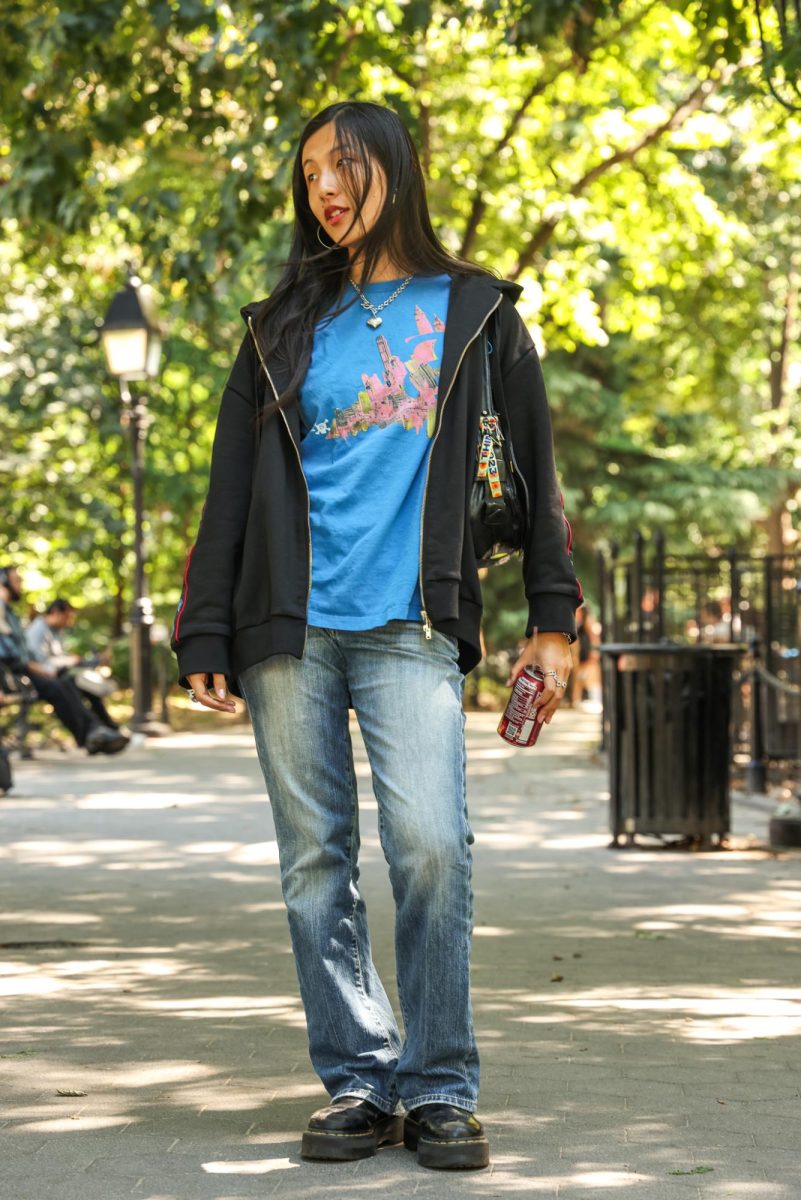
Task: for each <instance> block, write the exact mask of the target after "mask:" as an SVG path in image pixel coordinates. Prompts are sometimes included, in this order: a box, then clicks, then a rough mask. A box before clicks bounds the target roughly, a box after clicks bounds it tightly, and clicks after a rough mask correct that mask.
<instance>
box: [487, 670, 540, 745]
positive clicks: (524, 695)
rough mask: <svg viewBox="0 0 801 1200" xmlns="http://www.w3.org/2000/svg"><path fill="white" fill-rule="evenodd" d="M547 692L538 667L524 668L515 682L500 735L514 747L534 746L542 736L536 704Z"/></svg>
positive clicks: (500, 727)
mask: <svg viewBox="0 0 801 1200" xmlns="http://www.w3.org/2000/svg"><path fill="white" fill-rule="evenodd" d="M544 690H545V677H544V675H543V673H542V671H540V670H538V669H537V668H536V667H524V668H523V670H522V671H521V672H520V674H519V675H518V677H517V679H516V680H515V686H514V687H513V688H512V694H511V696H510V697H509V703H508V704H507V705H506V711H505V712H504V714H503V716H502V717H501V722H500V725H499V726H498V733H499V734H500V735H501V737H502V738H503V739H504V741H506V742H509V743H510V744H511V745H512V746H533V745H534V743H535V742H536V740H537V738H538V737H539V736H540V730H541V729H542V722H540V721H538V720H537V709H536V708H534V702H535V700H536V699H537V697H538V696H539V695H541V694H542V692H543V691H544Z"/></svg>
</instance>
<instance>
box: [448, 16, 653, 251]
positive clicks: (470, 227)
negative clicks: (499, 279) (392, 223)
mask: <svg viewBox="0 0 801 1200" xmlns="http://www.w3.org/2000/svg"><path fill="white" fill-rule="evenodd" d="M657 3H658V0H651V2H650V4H647V5H646V6H645V8H643V9H642V10H641V11H640V12H637V13H635V14H634V15H633V16H631V17H629V19H628V20H627V21H623V22H622V23H621V24H620V25H618V26H617V28H616V29H615V30H614V31H613V32H612V33H610V34H608V35H607V36H606V37H605V38H600V39H599V40H598V41H597V42H596V43H595V45H594V46H593V48H592V53H596V52H597V51H599V50H602V49H603V48H604V47H605V46H608V45H609V43H610V42H614V41H617V40H618V39H619V38H620V36H621V35H622V34H625V33H628V32H629V30H630V29H633V28H634V26H635V25H639V24H640V23H641V22H642V21H643V19H644V18H645V17H646V16H647V15H648V13H649V12H650V11H651V9H652V8H655V7H656V4H657ZM590 57H591V55H590ZM589 61H590V59H589V58H588V59H587V62H586V63H585V66H584V70H586V69H587V64H588V63H589ZM574 68H575V58H574V57H573V55H572V54H571V55H570V56H569V57H568V58H564V59H562V60H561V62H557V63H556V64H555V65H554V66H553V68H552V69H551V70H550V71H549V72H547V73H546V74H545V75H542V76H541V77H540V78H539V79H538V80H536V82H535V83H533V84H532V85H531V87H530V88H529V90H528V91H527V92H526V94H525V96H524V97H523V99H522V100H521V101H520V104H519V105H518V106H517V108H516V109H515V111H514V112H513V113H512V115H511V117H510V118H509V122H508V124H507V126H506V129H505V130H504V131H503V133H502V134H501V136H500V137H499V138H498V140H497V141H496V142H495V143H494V145H493V146H491V147H490V149H489V150H488V151H487V153H486V155H485V156H484V159H483V162H484V167H485V170H486V167H487V166H489V165H491V164H492V163H494V162H495V161H496V159H497V158H498V155H499V154H500V153H501V151H502V150H504V149H505V148H506V146H508V145H509V142H510V141H511V140H512V138H513V137H514V135H515V133H516V132H517V129H518V126H519V125H520V122H521V121H522V120H523V117H524V116H525V115H526V112H527V111H528V108H529V106H530V105H531V103H532V101H534V100H535V99H536V98H537V96H541V95H542V93H543V92H544V91H546V90H547V89H548V88H549V87H550V86H551V84H552V83H555V82H556V80H557V79H558V78H559V76H560V75H563V74H564V73H565V71H569V70H571V69H574ZM484 173H485V172H484V171H482V175H481V176H480V177H479V180H478V184H477V187H476V194H475V197H474V199H473V204H472V207H471V209H470V215H469V216H468V218H467V224H466V225H465V231H464V235H463V237H462V245H461V247H460V250H459V253H460V255H461V257H462V258H467V256H468V254H469V253H470V251H471V250H472V248H473V242H474V241H475V238H476V231H477V229H478V226H479V225H480V224H481V221H482V218H483V216H484V213H485V212H486V210H487V204H486V201H485V200H484V190H485V189H484V188H483V187H482V185H481V178H482V177H483V175H484Z"/></svg>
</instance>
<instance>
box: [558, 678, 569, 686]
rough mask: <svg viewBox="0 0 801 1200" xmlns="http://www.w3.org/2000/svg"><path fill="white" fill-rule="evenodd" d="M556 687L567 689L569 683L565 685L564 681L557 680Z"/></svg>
mask: <svg viewBox="0 0 801 1200" xmlns="http://www.w3.org/2000/svg"><path fill="white" fill-rule="evenodd" d="M556 686H557V687H565V688H566V687H567V682H565V683H562V680H561V679H557V680H556Z"/></svg>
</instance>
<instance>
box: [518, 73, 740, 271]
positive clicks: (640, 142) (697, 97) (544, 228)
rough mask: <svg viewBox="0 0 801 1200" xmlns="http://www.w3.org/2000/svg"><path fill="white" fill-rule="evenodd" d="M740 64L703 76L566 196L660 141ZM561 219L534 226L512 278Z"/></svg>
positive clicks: (711, 93) (725, 81) (578, 190)
mask: <svg viewBox="0 0 801 1200" xmlns="http://www.w3.org/2000/svg"><path fill="white" fill-rule="evenodd" d="M743 65H744V61H743V60H741V61H740V62H739V63H727V64H726V66H725V67H723V68H722V69H721V71H720V73H719V75H718V78H717V79H711V78H707V79H702V80H701V82H700V83H699V84H697V85H696V87H694V88H693V90H692V91H691V92H690V94H689V95H688V96H687V97H685V99H684V100H682V101H681V102H680V103H679V104H677V105H676V107H675V108H674V109H673V112H672V113H671V114H670V116H669V117H668V118H667V119H666V120H665V121H662V122H660V124H659V125H655V126H654V127H653V129H649V130H648V131H647V132H646V133H644V134H642V136H641V137H639V138H637V139H636V140H635V141H633V142H632V143H631V144H630V145H628V146H624V147H622V149H620V150H616V151H615V152H614V154H610V155H609V157H608V158H604V159H602V161H601V162H599V163H596V165H595V166H594V167H592V168H591V170H589V171H587V172H586V173H585V174H584V175H582V176H581V178H580V179H577V180H576V182H575V183H574V184H573V185H572V186H571V187H569V188H568V189H567V192H566V195H568V196H580V195H581V193H582V192H583V191H586V189H587V188H588V187H589V186H590V184H592V183H595V181H596V179H599V178H600V177H601V176H602V175H605V174H606V172H607V171H610V170H611V169H612V167H616V166H618V165H619V164H620V163H624V162H631V161H632V159H634V158H636V156H637V155H638V154H639V153H640V152H641V151H642V150H644V149H645V148H646V146H651V145H653V143H654V142H657V141H659V139H660V138H661V137H663V136H664V134H666V133H669V132H671V131H672V130H674V129H678V128H679V127H680V126H681V125H683V124H684V122H685V121H687V120H688V119H689V118H690V117H691V116H692V115H693V113H695V112H697V111H698V110H699V109H700V108H703V106H704V104H705V103H706V101H707V100H708V98H709V97H710V96H712V95H714V93H715V92H717V91H719V89H720V88H722V87H724V86H725V85H726V84H727V83H728V82H729V80H730V79H731V78H732V77H733V76H734V74H735V73H736V72H737V71H738V70H739V69H740V67H742V66H743ZM561 219H562V218H561V215H559V216H556V217H549V218H548V219H547V220H545V221H542V222H541V223H540V225H539V226H538V227H537V228H536V229H535V231H534V233H533V234H532V235H531V238H530V239H529V241H528V244H527V245H526V247H525V249H524V250H522V251H521V254H520V257H519V258H518V260H517V265H516V267H515V269H514V272H513V274H512V279H518V278H519V277H520V276H521V275H522V274H523V272H524V271H526V270H528V268H529V267H530V266H531V264H532V262H533V261H534V259H535V257H536V255H537V254H538V252H539V251H540V250H541V249H542V247H543V246H544V245H545V243H546V242H547V241H548V239H549V238H550V237H551V234H552V233H553V231H554V230H555V229H556V227H557V225H558V224H559V222H560V220H561Z"/></svg>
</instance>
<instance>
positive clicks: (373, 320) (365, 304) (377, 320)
mask: <svg viewBox="0 0 801 1200" xmlns="http://www.w3.org/2000/svg"><path fill="white" fill-rule="evenodd" d="M413 279H414V275H408V276H407V277H406V279H404V281H403V283H402V284H401V285H400V287H398V288H395V291H394V292H393V293H392V295H391V296H387V298H386V300H384V301H382V303H381V304H379V305H378V306H377V307H375V306H374V305H372V304H371V303H370V301H369V300H368V299H367V297H366V296H365V294H364V292H363V291H362V289H361V288H360V287H359V285H358V283H356V282H355V281H354V280H353V279H348V283H349V284H350V285H351V287H352V288H354V290H355V291H356V293H357V294H358V296H359V299H360V300H361V302H362V308H364V309H369V310H370V312H371V313H372V314H373V315H372V316H371V317H368V318H367V324H368V325H369V326H370V328H371V329H378V326H379V325H381V324H383V322H382V319H381V317H379V315H378V314H379V313H380V311H381V309H382V308H386V307H387V305H388V304H391V303H392V301H393V300H394V299H395V298H396V297H397V296H399V295H400V294H401V292H402V291H403V289H404V288H405V287H408V285H409V284H410V283H411V282H412V280H413Z"/></svg>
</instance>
